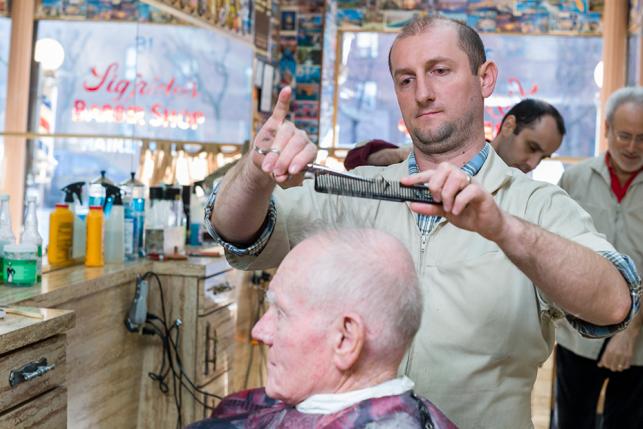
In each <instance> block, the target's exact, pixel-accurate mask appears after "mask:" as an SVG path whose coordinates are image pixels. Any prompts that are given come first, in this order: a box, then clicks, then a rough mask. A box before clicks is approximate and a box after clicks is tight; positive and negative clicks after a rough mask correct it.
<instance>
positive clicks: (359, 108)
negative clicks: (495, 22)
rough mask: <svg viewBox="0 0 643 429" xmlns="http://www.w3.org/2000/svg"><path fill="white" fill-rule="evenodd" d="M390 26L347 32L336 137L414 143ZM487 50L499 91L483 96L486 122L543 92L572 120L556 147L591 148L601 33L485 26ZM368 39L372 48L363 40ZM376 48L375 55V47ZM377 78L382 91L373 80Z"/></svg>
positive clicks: (565, 151) (580, 151) (341, 141)
mask: <svg viewBox="0 0 643 429" xmlns="http://www.w3.org/2000/svg"><path fill="white" fill-rule="evenodd" d="M394 38H395V34H392V33H350V32H347V33H344V38H343V41H342V44H343V46H342V48H343V51H342V61H341V69H340V74H339V76H338V96H339V100H338V108H339V111H338V119H337V128H338V132H337V133H336V142H335V144H336V145H337V146H340V147H351V146H352V145H353V144H354V143H356V142H359V141H363V140H368V139H372V138H381V139H384V140H388V141H391V142H394V143H397V144H404V143H410V139H409V137H408V135H407V134H406V131H405V127H404V124H403V122H402V118H401V115H400V112H399V108H398V105H397V100H396V99H395V94H394V91H393V84H392V81H391V76H390V74H389V71H388V65H387V58H388V51H389V47H390V45H391V43H392V41H393V39H394ZM482 38H483V40H484V43H485V47H486V49H487V57H488V58H489V59H492V60H494V61H496V63H498V66H499V69H500V75H499V77H498V82H497V84H496V89H495V91H494V95H493V96H492V97H490V98H488V99H487V100H486V102H485V124H486V125H487V128H488V130H489V131H490V133H491V132H493V131H494V129H495V127H497V126H498V125H499V123H500V120H501V119H502V117H503V116H504V113H505V112H506V111H507V110H508V109H509V108H510V107H511V106H512V105H513V104H515V103H517V102H518V101H520V100H521V99H522V98H526V97H534V98H541V99H544V100H546V101H548V102H550V103H552V104H553V105H554V106H556V107H557V108H558V109H559V110H560V112H561V114H562V115H563V117H564V118H565V122H566V125H567V130H568V132H567V135H566V136H565V140H564V142H563V145H562V147H561V148H560V150H559V152H558V155H561V156H570V157H589V156H593V155H594V146H595V134H596V116H597V103H598V95H599V91H600V88H599V87H598V86H597V85H596V83H595V82H594V69H595V68H596V65H597V64H598V63H599V62H600V60H601V50H602V41H601V38H600V37H569V36H525V35H501V34H484V35H482ZM367 41H370V47H371V48H370V49H367V48H366V47H365V45H366V44H367ZM374 50H376V51H377V54H376V55H371V53H372V52H373V51H374ZM373 82H374V83H375V84H376V86H377V91H373V90H372V87H373V84H372V83H373Z"/></svg>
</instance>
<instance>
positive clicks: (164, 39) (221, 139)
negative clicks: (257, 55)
mask: <svg viewBox="0 0 643 429" xmlns="http://www.w3.org/2000/svg"><path fill="white" fill-rule="evenodd" d="M0 40H1V39H0ZM36 40H37V42H36V48H35V51H36V54H35V55H36V57H37V58H38V60H39V61H38V62H37V64H38V69H37V70H36V74H37V79H36V80H35V82H33V83H32V99H34V100H35V102H34V103H33V104H32V112H31V118H32V122H31V124H30V130H31V131H32V132H36V133H41V134H54V135H65V137H43V138H40V139H38V140H36V141H31V142H30V154H29V156H30V158H31V161H30V163H29V171H28V173H27V188H28V189H27V192H28V193H30V194H35V195H37V196H39V201H41V202H42V203H41V207H40V212H39V220H40V230H41V235H43V238H44V239H45V241H46V240H47V231H48V225H47V223H48V215H49V213H50V211H51V209H52V208H53V206H54V205H55V203H56V202H58V201H60V200H61V199H62V197H63V195H62V192H60V189H61V188H62V187H63V186H65V185H67V184H69V183H72V182H76V181H84V182H86V181H90V180H92V179H94V178H96V177H97V176H99V174H100V171H101V170H106V171H107V176H108V178H110V179H111V180H112V181H114V182H116V183H119V182H121V181H124V180H126V179H128V178H129V173H130V172H131V171H137V170H139V169H140V167H139V166H145V165H148V164H149V162H150V159H149V158H150V155H149V154H150V151H153V150H156V149H159V148H163V149H159V150H158V153H161V152H163V153H161V154H160V156H161V157H163V156H165V158H164V159H166V158H169V157H170V156H171V155H174V154H175V153H176V152H179V150H178V149H177V148H178V147H180V148H181V150H185V153H187V151H193V152H198V151H199V150H204V151H205V150H206V149H208V146H207V144H208V143H225V144H232V145H241V144H243V143H244V141H246V140H248V139H249V138H250V135H251V119H252V118H251V112H252V98H251V88H252V87H251V78H252V60H253V56H254V54H253V51H252V47H251V46H250V45H249V44H245V43H243V42H239V41H237V40H234V39H232V38H228V37H225V36H222V35H220V34H218V33H213V32H211V31H208V30H206V29H199V28H194V27H189V26H183V25H158V24H141V23H132V22H100V23H96V22H71V21H50V20H41V21H39V22H38V27H37V37H36ZM0 43H1V42H0ZM144 142H145V144H144ZM143 155H145V156H143ZM179 155H180V154H179ZM204 155H205V154H204ZM182 159H185V157H182V156H177V157H174V159H173V161H172V160H171V161H168V163H167V164H168V168H175V169H176V171H177V174H176V176H177V178H181V177H185V176H186V175H185V174H179V173H178V171H179V170H180V169H181V168H183V167H184V166H185V164H186V163H185V162H182V161H181V160H182ZM198 161H201V159H200V158H199V160H198ZM173 163H175V164H173ZM203 163H205V164H207V161H206V159H205V158H203V162H202V164H203ZM200 170H207V168H206V169H203V168H201V169H200ZM205 174H207V171H206V173H205ZM187 176H188V177H189V174H188V175H187ZM199 178H202V177H199ZM191 181H192V180H190V182H191Z"/></svg>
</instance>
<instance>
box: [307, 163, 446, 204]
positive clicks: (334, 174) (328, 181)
mask: <svg viewBox="0 0 643 429" xmlns="http://www.w3.org/2000/svg"><path fill="white" fill-rule="evenodd" d="M306 172H307V174H306V175H307V177H312V178H313V179H314V180H315V191H317V192H322V193H324V194H334V195H344V196H348V197H358V198H369V199H372V200H386V201H398V202H402V201H410V202H415V203H425V204H441V203H438V202H435V201H433V198H432V197H431V193H430V192H429V188H427V187H426V186H417V185H414V186H406V185H402V184H401V183H400V182H389V181H388V180H385V179H384V178H381V177H380V178H375V179H366V178H363V177H359V176H355V175H353V174H349V173H341V172H338V171H335V170H331V169H329V168H326V167H323V166H321V165H316V164H308V165H307V166H306Z"/></svg>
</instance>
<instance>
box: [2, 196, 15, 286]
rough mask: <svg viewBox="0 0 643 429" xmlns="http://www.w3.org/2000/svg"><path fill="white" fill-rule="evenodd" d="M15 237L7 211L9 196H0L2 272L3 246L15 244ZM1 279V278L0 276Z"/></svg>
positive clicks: (9, 214)
mask: <svg viewBox="0 0 643 429" xmlns="http://www.w3.org/2000/svg"><path fill="white" fill-rule="evenodd" d="M15 243H16V237H15V236H14V235H13V231H12V229H11V213H10V211H9V195H6V194H3V195H0V269H1V270H2V272H4V265H3V264H2V260H3V255H4V246H5V245H7V244H15ZM0 277H1V276H0Z"/></svg>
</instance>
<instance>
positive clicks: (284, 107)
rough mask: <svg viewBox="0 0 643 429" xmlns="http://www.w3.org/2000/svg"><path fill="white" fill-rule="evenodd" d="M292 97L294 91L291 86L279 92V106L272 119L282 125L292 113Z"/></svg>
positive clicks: (276, 105) (277, 105)
mask: <svg viewBox="0 0 643 429" xmlns="http://www.w3.org/2000/svg"><path fill="white" fill-rule="evenodd" d="M291 95H292V89H291V88H290V87H289V86H286V87H284V88H282V89H281V91H279V97H278V98H277V104H275V108H274V109H273V111H272V115H271V118H272V119H274V120H276V121H277V122H279V123H281V122H283V121H285V120H286V117H287V116H288V112H290V97H291Z"/></svg>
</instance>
